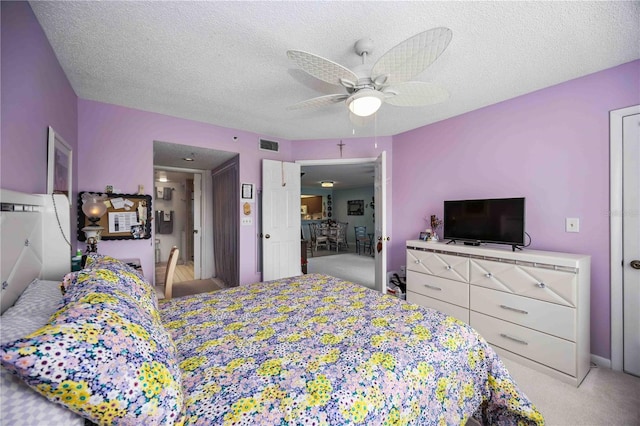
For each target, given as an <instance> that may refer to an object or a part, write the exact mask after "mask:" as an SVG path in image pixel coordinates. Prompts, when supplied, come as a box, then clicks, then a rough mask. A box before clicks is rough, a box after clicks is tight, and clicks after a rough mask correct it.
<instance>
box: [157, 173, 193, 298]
mask: <svg viewBox="0 0 640 426" xmlns="http://www.w3.org/2000/svg"><path fill="white" fill-rule="evenodd" d="M196 179H197V182H198V188H194V180H196ZM200 182H201V175H200V173H194V172H191V171H182V170H179V169H169V168H156V169H155V170H154V197H153V198H154V200H153V205H154V212H155V217H154V220H155V223H156V227H155V228H156V233H155V239H154V248H155V262H156V283H157V284H158V285H163V284H164V283H163V282H162V280H163V277H164V269H165V267H166V262H167V258H168V256H169V252H170V250H171V248H172V247H177V248H178V249H179V253H180V254H179V258H178V264H177V266H176V271H175V276H174V281H175V282H176V283H177V282H183V281H191V280H195V279H200V278H201V268H200V263H201V262H200V250H199V248H200V247H199V246H200V241H199V238H198V239H197V240H194V231H195V230H200V229H201V225H200V217H199V216H200V215H199V214H198V215H197V216H196V215H195V212H196V211H197V212H199V211H200ZM196 189H197V191H196ZM196 192H197V193H198V199H196V198H195V196H194V195H195V193H196ZM196 203H197V204H198V205H197V207H196V206H195V205H194V204H196ZM196 221H197V223H195V222H196ZM196 243H197V245H198V250H197V251H198V259H197V261H198V267H197V268H196V267H195V262H194V260H195V257H194V254H195V252H196V250H195V248H196Z"/></svg>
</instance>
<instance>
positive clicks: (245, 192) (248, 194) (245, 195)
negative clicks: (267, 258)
mask: <svg viewBox="0 0 640 426" xmlns="http://www.w3.org/2000/svg"><path fill="white" fill-rule="evenodd" d="M241 197H242V199H243V200H253V184H252V183H243V184H242V194H241Z"/></svg>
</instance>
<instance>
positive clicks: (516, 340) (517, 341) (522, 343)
mask: <svg viewBox="0 0 640 426" xmlns="http://www.w3.org/2000/svg"><path fill="white" fill-rule="evenodd" d="M500 336H501V337H504V338H505V339H509V340H513V341H514V342H516V343H520V344H521V345H528V343H527V342H525V341H524V340H520V339H516V338H515V337H511V336H509V335H508V334H504V333H500Z"/></svg>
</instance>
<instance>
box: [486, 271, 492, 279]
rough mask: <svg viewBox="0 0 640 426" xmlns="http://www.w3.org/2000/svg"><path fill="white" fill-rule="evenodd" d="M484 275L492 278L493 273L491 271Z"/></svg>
mask: <svg viewBox="0 0 640 426" xmlns="http://www.w3.org/2000/svg"><path fill="white" fill-rule="evenodd" d="M484 276H485V277H487V278H492V277H493V274H492V273H491V272H489V273H488V274H484Z"/></svg>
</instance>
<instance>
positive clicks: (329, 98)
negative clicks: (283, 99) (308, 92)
mask: <svg viewBox="0 0 640 426" xmlns="http://www.w3.org/2000/svg"><path fill="white" fill-rule="evenodd" d="M348 97H349V95H326V96H320V97H317V98H311V99H307V100H306V101H302V102H298V103H297V104H293V105H290V106H288V107H287V109H288V110H294V109H303V108H320V107H323V106H327V105H331V104H335V103H338V102H340V101H344V100H345V99H347V98H348Z"/></svg>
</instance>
